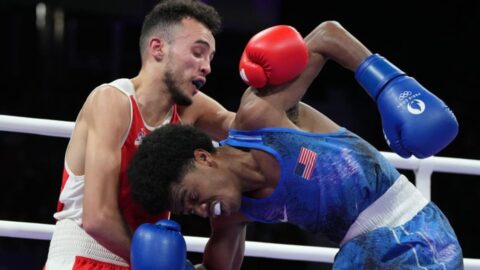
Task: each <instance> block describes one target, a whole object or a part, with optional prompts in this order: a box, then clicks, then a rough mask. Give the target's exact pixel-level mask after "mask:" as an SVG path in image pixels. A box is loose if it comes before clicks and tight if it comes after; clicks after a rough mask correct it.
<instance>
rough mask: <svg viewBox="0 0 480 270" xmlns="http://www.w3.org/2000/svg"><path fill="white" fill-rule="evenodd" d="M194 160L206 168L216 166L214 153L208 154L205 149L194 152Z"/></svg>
mask: <svg viewBox="0 0 480 270" xmlns="http://www.w3.org/2000/svg"><path fill="white" fill-rule="evenodd" d="M193 158H194V159H195V162H197V163H200V164H204V165H206V166H214V165H215V160H214V158H213V156H212V153H210V152H208V151H207V150H205V149H201V148H198V149H195V150H194V151H193Z"/></svg>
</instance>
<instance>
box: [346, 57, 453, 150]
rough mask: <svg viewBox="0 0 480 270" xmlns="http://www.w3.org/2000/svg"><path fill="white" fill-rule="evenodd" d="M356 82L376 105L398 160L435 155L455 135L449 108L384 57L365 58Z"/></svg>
mask: <svg viewBox="0 0 480 270" xmlns="http://www.w3.org/2000/svg"><path fill="white" fill-rule="evenodd" d="M355 78H356V79H357V81H358V82H359V83H360V85H361V86H362V87H363V88H364V89H365V90H366V91H367V92H368V94H369V95H370V96H371V97H372V98H373V99H374V100H375V101H376V102H377V106H378V109H379V111H380V115H381V118H382V126H383V131H384V135H385V139H386V140H387V143H388V145H389V146H390V148H391V149H392V150H393V151H395V152H396V153H397V154H398V155H400V156H401V157H404V158H408V157H410V156H411V155H414V156H416V157H418V158H426V157H429V156H432V155H435V154H437V153H438V152H440V151H441V150H442V149H443V148H445V147H446V146H447V145H448V144H449V143H450V142H451V141H452V140H453V139H454V138H455V136H456V135H457V133H458V122H457V119H456V118H455V115H454V114H453V113H452V111H451V110H450V109H449V108H448V106H447V105H446V104H445V103H444V102H443V101H442V100H440V99H439V98H438V97H436V96H435V95H433V94H432V93H431V92H429V91H428V90H427V89H425V88H424V87H423V86H422V85H421V84H420V83H418V82H417V81H416V80H415V79H414V78H412V77H409V76H407V75H406V74H405V72H403V71H401V70H400V69H398V68H397V67H396V66H394V65H393V64H392V63H390V62H389V61H388V60H386V59H385V58H384V57H382V56H380V55H378V54H373V55H371V56H369V57H367V58H366V59H365V60H364V61H363V62H362V63H361V64H360V65H359V66H358V68H357V69H356V70H355Z"/></svg>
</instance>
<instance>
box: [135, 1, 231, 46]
mask: <svg viewBox="0 0 480 270" xmlns="http://www.w3.org/2000/svg"><path fill="white" fill-rule="evenodd" d="M187 17H188V18H192V19H195V20H197V21H199V22H200V23H202V24H204V25H205V26H206V27H207V28H208V29H209V30H210V31H211V32H212V34H213V35H216V34H217V33H218V32H219V31H220V28H221V25H222V20H221V17H220V15H219V14H218V12H217V10H215V8H213V7H212V6H210V5H207V4H205V3H202V2H200V1H196V0H164V1H162V2H160V3H158V4H157V5H156V6H155V7H154V8H153V9H152V10H151V11H150V12H149V13H148V14H147V15H146V16H145V20H144V21H143V26H142V32H141V34H140V52H141V53H143V51H144V49H145V47H146V43H147V40H148V37H149V36H150V34H151V33H152V32H153V31H157V30H159V31H163V32H164V33H165V34H167V36H168V34H169V28H170V27H171V26H172V25H175V24H178V23H180V22H181V21H182V19H184V18H187Z"/></svg>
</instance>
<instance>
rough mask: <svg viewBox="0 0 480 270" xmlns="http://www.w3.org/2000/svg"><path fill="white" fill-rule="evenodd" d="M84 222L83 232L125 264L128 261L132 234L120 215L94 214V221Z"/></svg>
mask: <svg viewBox="0 0 480 270" xmlns="http://www.w3.org/2000/svg"><path fill="white" fill-rule="evenodd" d="M84 221H86V222H84V229H85V231H86V232H87V233H88V234H89V235H91V236H92V237H93V238H94V239H95V240H96V241H97V242H98V243H100V244H101V245H102V246H103V247H105V248H106V249H108V250H110V251H111V252H113V253H115V254H116V255H118V256H120V257H122V258H123V259H124V260H126V261H127V262H128V261H129V260H130V241H131V240H130V239H131V235H132V233H131V231H130V229H129V228H128V226H127V225H126V224H125V222H124V221H123V218H122V217H121V216H120V213H118V214H117V215H112V213H109V214H100V213H96V217H95V221H93V220H90V221H89V220H84ZM92 223H93V224H92Z"/></svg>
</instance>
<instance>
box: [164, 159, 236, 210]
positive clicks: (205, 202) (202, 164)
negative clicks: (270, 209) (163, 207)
mask: <svg viewBox="0 0 480 270" xmlns="http://www.w3.org/2000/svg"><path fill="white" fill-rule="evenodd" d="M198 151H204V150H195V152H196V154H195V161H194V163H195V166H194V168H193V169H189V170H188V171H187V173H186V174H185V176H184V177H183V178H182V179H181V181H180V183H179V184H177V185H174V186H173V187H172V189H171V193H170V197H171V209H170V210H172V212H174V213H178V214H196V215H198V216H201V217H217V216H229V215H231V214H233V213H236V212H238V211H239V209H240V204H241V194H242V192H241V188H240V187H239V186H238V185H236V184H235V181H232V175H231V174H229V173H228V171H226V170H225V169H222V168H220V167H219V166H217V164H216V163H215V162H214V161H213V157H212V155H215V154H212V153H208V152H207V151H204V152H203V153H197V152H198Z"/></svg>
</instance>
